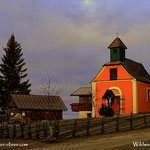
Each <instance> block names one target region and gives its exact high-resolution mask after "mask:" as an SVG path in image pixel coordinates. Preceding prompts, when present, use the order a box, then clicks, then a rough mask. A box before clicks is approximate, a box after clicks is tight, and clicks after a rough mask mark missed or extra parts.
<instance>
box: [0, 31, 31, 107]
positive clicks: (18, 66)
mask: <svg viewBox="0 0 150 150" xmlns="http://www.w3.org/2000/svg"><path fill="white" fill-rule="evenodd" d="M3 50H4V52H5V55H3V58H2V64H1V65H0V73H1V75H0V85H1V90H0V96H1V105H5V103H6V101H7V100H8V98H9V96H10V94H29V93H30V91H31V90H30V89H29V87H30V86H31V84H30V83H29V80H26V81H24V80H23V81H22V79H24V78H25V77H27V74H26V73H25V72H26V71H27V68H24V65H25V62H24V59H23V58H22V55H23V52H22V48H21V45H20V43H18V42H17V41H16V40H15V36H14V34H12V35H11V37H10V39H9V40H8V42H7V47H6V48H3Z"/></svg>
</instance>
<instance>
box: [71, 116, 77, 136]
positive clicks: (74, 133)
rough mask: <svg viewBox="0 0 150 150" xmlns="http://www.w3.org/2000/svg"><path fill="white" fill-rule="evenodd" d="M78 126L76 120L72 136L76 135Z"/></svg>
mask: <svg viewBox="0 0 150 150" xmlns="http://www.w3.org/2000/svg"><path fill="white" fill-rule="evenodd" d="M76 128H77V120H76V119H75V120H74V127H73V131H72V137H75V136H76Z"/></svg>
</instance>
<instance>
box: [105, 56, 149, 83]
mask: <svg viewBox="0 0 150 150" xmlns="http://www.w3.org/2000/svg"><path fill="white" fill-rule="evenodd" d="M112 65H122V66H123V67H124V68H125V69H126V71H127V72H128V73H129V74H130V75H131V76H133V77H134V78H135V79H137V80H138V81H141V82H146V83H150V75H149V73H148V72H147V71H146V69H145V68H144V66H143V65H142V64H141V63H138V62H136V61H133V60H131V59H127V58H126V59H125V61H110V62H108V63H106V64H104V66H112Z"/></svg>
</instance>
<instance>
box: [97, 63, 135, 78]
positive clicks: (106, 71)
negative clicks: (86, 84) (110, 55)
mask: <svg viewBox="0 0 150 150" xmlns="http://www.w3.org/2000/svg"><path fill="white" fill-rule="evenodd" d="M112 68H117V79H118V80H121V79H132V78H133V77H132V76H130V75H129V74H128V72H127V71H126V70H125V69H124V68H123V67H122V66H121V65H117V66H107V67H106V66H105V67H104V68H103V69H102V70H101V73H100V74H99V75H98V77H97V78H96V80H95V81H106V80H110V69H112Z"/></svg>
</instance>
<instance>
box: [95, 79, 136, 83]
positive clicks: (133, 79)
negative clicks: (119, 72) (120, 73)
mask: <svg viewBox="0 0 150 150" xmlns="http://www.w3.org/2000/svg"><path fill="white" fill-rule="evenodd" d="M132 80H134V79H122V80H103V81H93V82H97V83H99V82H120V81H132Z"/></svg>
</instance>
